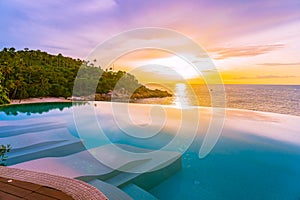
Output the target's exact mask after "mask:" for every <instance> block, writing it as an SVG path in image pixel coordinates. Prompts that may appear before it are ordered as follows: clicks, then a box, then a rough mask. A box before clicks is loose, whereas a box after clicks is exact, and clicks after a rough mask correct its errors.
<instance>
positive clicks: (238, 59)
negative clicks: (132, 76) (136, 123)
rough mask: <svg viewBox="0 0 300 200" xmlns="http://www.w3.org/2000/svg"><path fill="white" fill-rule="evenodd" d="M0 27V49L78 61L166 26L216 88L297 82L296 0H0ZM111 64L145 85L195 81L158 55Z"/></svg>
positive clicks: (182, 63)
mask: <svg viewBox="0 0 300 200" xmlns="http://www.w3.org/2000/svg"><path fill="white" fill-rule="evenodd" d="M0 27H1V28H0V48H1V49H2V48H4V47H15V48H16V49H23V48H25V47H27V48H30V49H40V50H42V51H47V52H49V53H51V54H58V53H62V54H63V55H65V56H71V57H74V58H81V59H86V58H87V57H89V55H90V54H91V52H93V51H95V49H96V48H97V46H98V45H99V44H101V43H103V42H104V41H106V40H108V39H109V38H111V37H113V36H115V35H118V34H120V33H122V32H124V31H128V30H131V29H137V28H143V27H159V28H166V29H169V30H173V31H176V32H178V33H181V34H183V35H185V36H187V37H189V38H190V39H192V40H193V41H195V42H196V43H197V44H198V45H199V46H201V47H202V48H203V49H204V50H205V51H206V52H207V54H208V55H209V56H210V58H211V60H212V62H213V63H214V65H215V66H216V68H217V70H218V71H219V72H220V74H221V76H222V78H223V81H224V83H228V84H300V56H299V52H300V37H299V35H300V1H299V0H285V1H283V0H252V1H250V0H249V1H246V0H243V1H242V0H228V1H223V0H190V1H186V0H151V1H150V0H148V1H147V0H145V1H141V0H86V1H80V0H43V1H40V0H10V1H5V0H0ZM157 37H158V38H159V39H160V41H161V42H163V43H167V44H168V45H170V46H176V45H177V46H176V48H178V49H179V48H181V50H183V51H184V50H185V49H188V47H187V46H186V45H185V44H180V43H178V42H176V41H175V40H172V38H167V37H165V36H162V35H158V36H157ZM133 39H136V38H133ZM140 39H141V38H140ZM142 39H145V38H142ZM130 41H131V40H130ZM134 41H136V40H134ZM124 44H126V42H124ZM124 44H120V45H124ZM128 45H130V44H128ZM108 51H112V52H113V51H114V49H108ZM187 52H188V50H187ZM98 59H101V56H100V57H99V58H98ZM115 66H116V68H117V69H121V70H124V69H126V70H129V71H132V72H134V73H136V74H137V75H138V76H139V77H138V78H139V79H141V80H142V81H145V82H146V81H150V80H149V79H152V81H154V82H155V80H156V79H157V80H158V79H159V80H161V79H170V80H173V81H176V80H177V79H190V80H197V78H196V76H197V72H195V71H193V66H192V65H191V64H190V63H187V62H186V60H183V59H182V58H180V57H178V56H176V55H174V54H172V53H170V52H163V51H160V50H141V51H135V52H129V53H128V54H126V55H125V56H122V57H120V58H119V59H118V60H117V61H116V63H115ZM140 66H142V67H140Z"/></svg>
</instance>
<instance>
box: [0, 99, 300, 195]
mask: <svg viewBox="0 0 300 200" xmlns="http://www.w3.org/2000/svg"><path fill="white" fill-rule="evenodd" d="M75 106H81V107H83V108H84V106H86V105H85V104H77V105H75ZM100 109H101V108H100ZM83 117H84V116H83ZM97 117H98V119H99V120H101V123H103V125H104V126H102V128H103V131H104V132H105V133H106V135H107V137H108V138H109V139H110V141H111V142H113V143H120V144H129V145H132V146H137V147H144V148H149V149H154V150H155V149H159V148H161V147H162V146H164V145H166V144H167V143H168V142H169V141H170V140H171V139H172V138H173V135H172V133H169V132H167V131H165V132H161V133H160V134H159V135H157V136H155V137H152V138H150V140H146V139H133V138H132V137H129V136H127V135H125V134H124V133H122V131H120V130H118V129H115V127H111V126H109V124H110V120H111V119H110V118H107V117H106V115H102V114H101V115H97ZM32 118H36V119H40V118H46V119H47V118H56V119H60V120H63V121H65V122H66V123H67V127H68V129H69V131H70V132H71V133H72V134H73V135H74V136H76V137H78V133H77V131H76V127H75V124H74V119H73V105H72V103H47V104H31V105H16V106H6V107H0V120H1V121H2V120H3V121H10V120H22V119H32ZM0 123H1V122H0ZM105 125H107V126H105ZM287 129H288V127H287ZM244 131H245V133H241V132H233V131H231V130H229V129H224V132H223V133H222V136H221V138H220V139H219V140H218V143H217V145H216V146H215V147H214V149H213V151H212V152H211V153H210V154H209V155H208V156H207V157H205V158H204V159H199V157H198V152H199V147H200V145H201V144H202V141H203V135H197V136H196V138H195V139H194V141H193V143H192V145H191V146H190V147H189V148H188V150H187V151H186V152H185V153H184V154H183V155H182V170H181V171H179V172H178V173H176V174H175V175H173V176H172V177H170V178H168V179H166V180H165V181H163V182H161V183H160V184H159V185H157V186H155V187H154V188H152V189H150V190H149V192H150V193H151V194H153V195H154V196H156V197H157V198H159V199H175V200H176V199H183V198H184V199H299V198H300V147H299V146H297V145H293V144H290V143H286V142H281V141H278V140H273V139H269V138H266V137H261V136H257V135H251V134H247V130H246V128H245V130H244ZM0 134H1V133H0ZM85 139H87V140H90V142H89V144H90V146H91V147H93V146H97V145H99V144H101V142H100V143H99V142H97V141H96V140H97V137H96V136H95V135H93V134H87V136H86V138H85ZM91 141H94V142H91Z"/></svg>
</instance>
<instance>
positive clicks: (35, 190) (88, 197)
mask: <svg viewBox="0 0 300 200" xmlns="http://www.w3.org/2000/svg"><path fill="white" fill-rule="evenodd" d="M0 199H5V200H20V199H40V200H54V199H64V200H71V199H74V200H106V199H107V197H106V196H105V195H104V194H103V193H102V192H100V191H99V190H98V189H96V188H95V187H93V186H91V185H89V184H87V183H85V182H83V181H80V180H76V179H70V178H65V177H60V176H55V175H50V174H46V173H37V172H32V171H27V170H20V169H14V168H7V167H0Z"/></svg>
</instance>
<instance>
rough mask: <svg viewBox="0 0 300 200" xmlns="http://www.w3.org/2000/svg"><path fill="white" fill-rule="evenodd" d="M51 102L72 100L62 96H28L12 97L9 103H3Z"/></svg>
mask: <svg viewBox="0 0 300 200" xmlns="http://www.w3.org/2000/svg"><path fill="white" fill-rule="evenodd" d="M52 102H72V101H71V100H69V99H65V98H64V97H38V98H28V99H21V101H20V100H19V99H13V100H11V102H10V103H9V104H5V105H15V104H30V103H52Z"/></svg>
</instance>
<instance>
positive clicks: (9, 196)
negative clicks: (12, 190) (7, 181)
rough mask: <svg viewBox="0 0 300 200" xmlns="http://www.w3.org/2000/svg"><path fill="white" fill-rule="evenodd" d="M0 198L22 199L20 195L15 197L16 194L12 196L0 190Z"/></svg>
mask: <svg viewBox="0 0 300 200" xmlns="http://www.w3.org/2000/svg"><path fill="white" fill-rule="evenodd" d="M0 199H1V200H23V199H22V198H20V197H17V196H14V195H11V194H8V193H5V192H2V191H0Z"/></svg>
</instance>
